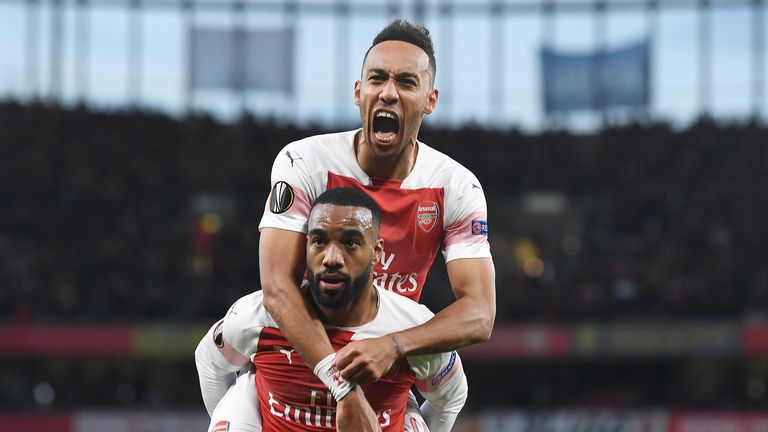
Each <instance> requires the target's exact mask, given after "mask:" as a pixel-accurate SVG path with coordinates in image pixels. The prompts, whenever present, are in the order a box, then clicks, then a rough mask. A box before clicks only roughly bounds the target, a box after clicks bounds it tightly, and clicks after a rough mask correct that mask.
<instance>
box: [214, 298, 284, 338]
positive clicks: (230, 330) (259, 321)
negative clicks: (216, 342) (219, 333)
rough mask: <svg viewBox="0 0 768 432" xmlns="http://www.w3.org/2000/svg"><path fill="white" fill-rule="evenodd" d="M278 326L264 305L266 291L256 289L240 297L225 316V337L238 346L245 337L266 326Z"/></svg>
mask: <svg viewBox="0 0 768 432" xmlns="http://www.w3.org/2000/svg"><path fill="white" fill-rule="evenodd" d="M274 326H277V324H276V323H275V321H274V320H273V319H272V317H271V316H270V315H269V313H268V312H267V309H266V308H265V307H264V293H263V292H262V291H255V292H253V293H251V294H248V295H245V296H243V297H240V299H238V300H237V301H236V302H235V303H234V304H232V306H231V307H230V308H229V310H228V311H227V314H226V316H224V324H223V332H224V338H225V339H226V340H227V341H228V342H229V343H230V344H231V345H233V346H235V347H238V346H239V345H241V342H242V341H243V340H244V339H247V338H249V337H251V336H252V335H253V334H254V333H259V332H260V331H261V329H262V328H264V327H274Z"/></svg>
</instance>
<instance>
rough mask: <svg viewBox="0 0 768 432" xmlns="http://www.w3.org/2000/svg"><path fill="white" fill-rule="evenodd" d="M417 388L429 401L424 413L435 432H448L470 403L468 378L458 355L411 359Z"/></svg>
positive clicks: (424, 356)
mask: <svg viewBox="0 0 768 432" xmlns="http://www.w3.org/2000/svg"><path fill="white" fill-rule="evenodd" d="M408 362H409V363H410V365H411V370H413V372H414V373H415V374H416V388H417V389H418V390H419V393H421V395H422V396H424V398H425V399H426V401H425V402H424V403H423V404H422V406H421V413H422V415H423V416H424V419H425V420H426V422H427V426H429V430H430V431H431V432H443V431H445V432H448V431H450V430H451V428H452V427H453V423H454V422H455V421H456V417H458V415H459V412H460V411H461V409H462V408H463V407H464V403H465V402H466V400H467V389H468V387H467V377H466V375H464V369H463V367H462V365H461V358H460V357H459V354H458V353H457V352H456V351H451V352H448V353H440V354H430V355H422V356H416V357H409V358H408Z"/></svg>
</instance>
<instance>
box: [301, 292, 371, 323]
mask: <svg viewBox="0 0 768 432" xmlns="http://www.w3.org/2000/svg"><path fill="white" fill-rule="evenodd" d="M315 304H317V302H315ZM378 306H379V294H378V293H377V292H376V288H374V287H373V285H372V284H371V285H368V288H367V289H365V290H363V293H362V294H360V297H358V298H357V299H356V300H355V301H353V302H352V303H350V304H348V305H346V306H343V307H340V308H338V309H331V308H327V307H325V306H321V305H319V304H317V308H318V309H319V311H320V313H321V314H322V321H323V322H324V323H325V324H330V325H333V326H337V327H356V326H360V325H363V324H366V323H368V322H370V321H372V320H373V318H375V317H376V312H378V309H379V307H378Z"/></svg>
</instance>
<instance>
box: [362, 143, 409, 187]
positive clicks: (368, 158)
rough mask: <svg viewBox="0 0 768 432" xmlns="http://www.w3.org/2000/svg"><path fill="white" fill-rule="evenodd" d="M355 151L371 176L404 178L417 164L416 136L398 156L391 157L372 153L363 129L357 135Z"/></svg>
mask: <svg viewBox="0 0 768 432" xmlns="http://www.w3.org/2000/svg"><path fill="white" fill-rule="evenodd" d="M355 153H356V154H357V163H358V164H360V168H362V169H363V171H365V173H366V174H368V176H369V177H376V178H383V179H388V180H404V179H405V178H406V177H408V174H410V173H411V171H413V166H414V165H415V164H416V155H417V154H418V147H417V145H416V139H415V138H414V139H413V140H412V141H410V142H409V143H408V144H406V145H405V148H403V151H401V152H400V154H398V155H397V156H395V157H391V158H385V157H377V156H376V155H374V154H372V153H371V148H370V146H369V144H368V143H367V142H366V141H365V136H364V134H363V133H362V131H361V132H358V133H357V136H356V137H355Z"/></svg>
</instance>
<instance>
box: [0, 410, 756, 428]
mask: <svg viewBox="0 0 768 432" xmlns="http://www.w3.org/2000/svg"><path fill="white" fill-rule="evenodd" d="M208 421H209V418H208V416H207V415H206V413H205V409H204V408H203V407H202V403H201V406H200V409H199V410H188V411H170V412H168V411H164V412H156V411H130V410H125V411H98V410H81V411H74V412H72V413H59V414H41V413H35V414H14V415H4V414H0V430H3V431H13V432H38V431H42V430H46V431H60V432H105V431H110V432H158V431H163V432H188V431H203V430H205V428H206V427H207V426H208ZM453 430H454V432H587V431H588V432H765V431H766V430H768V413H765V412H755V411H752V412H750V411H715V412H706V413H705V412H686V411H666V410H650V411H641V410H631V411H624V410H597V409H591V410H590V409H581V410H578V409H571V410H535V411H534V410H488V411H481V412H463V413H461V414H459V418H458V420H457V422H456V425H455V426H454V428H453Z"/></svg>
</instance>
